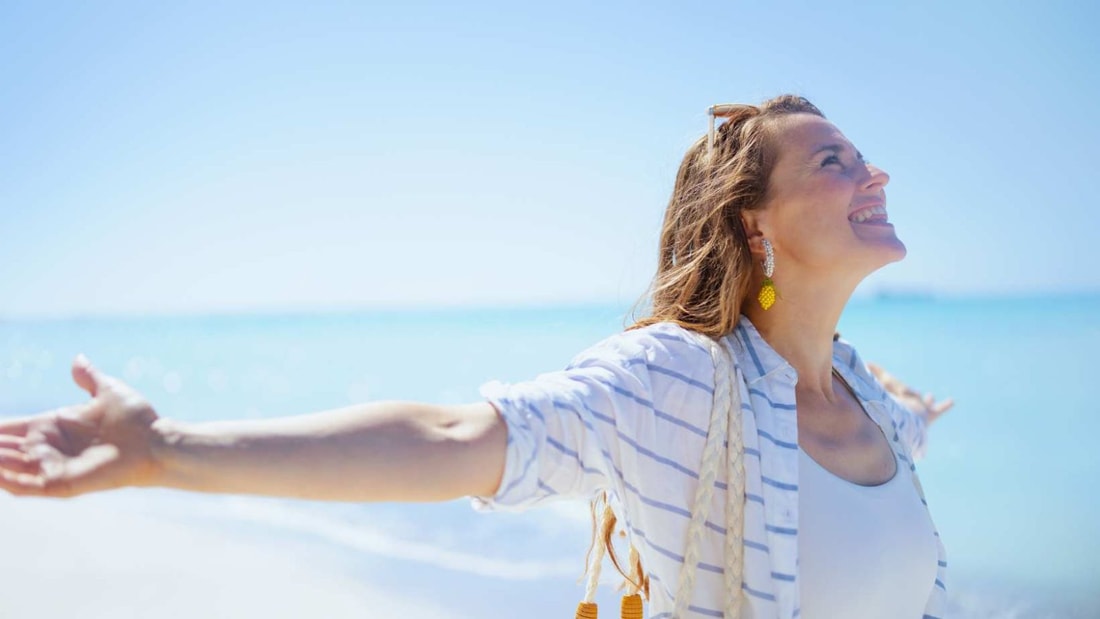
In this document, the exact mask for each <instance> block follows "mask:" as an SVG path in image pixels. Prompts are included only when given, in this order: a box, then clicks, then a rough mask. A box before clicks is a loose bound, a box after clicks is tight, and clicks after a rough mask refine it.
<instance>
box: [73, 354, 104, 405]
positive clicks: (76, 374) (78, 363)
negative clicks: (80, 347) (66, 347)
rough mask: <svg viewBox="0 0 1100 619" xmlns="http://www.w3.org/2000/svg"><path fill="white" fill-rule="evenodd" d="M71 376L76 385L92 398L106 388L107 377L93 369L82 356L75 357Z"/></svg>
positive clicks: (90, 363) (89, 362)
mask: <svg viewBox="0 0 1100 619" xmlns="http://www.w3.org/2000/svg"><path fill="white" fill-rule="evenodd" d="M72 374H73V380H74V381H75V382H76V384H77V385H79V386H80V388H81V389H83V390H84V391H87V392H88V395H90V396H92V397H93V398H94V397H96V396H97V395H99V393H100V391H102V390H103V389H106V388H107V383H108V381H107V380H106V378H107V377H106V376H105V375H104V374H103V373H101V372H100V371H99V370H98V369H96V368H95V367H93V366H92V362H91V361H89V360H88V358H87V357H85V356H84V355H83V354H80V355H77V356H76V359H74V360H73V367H72Z"/></svg>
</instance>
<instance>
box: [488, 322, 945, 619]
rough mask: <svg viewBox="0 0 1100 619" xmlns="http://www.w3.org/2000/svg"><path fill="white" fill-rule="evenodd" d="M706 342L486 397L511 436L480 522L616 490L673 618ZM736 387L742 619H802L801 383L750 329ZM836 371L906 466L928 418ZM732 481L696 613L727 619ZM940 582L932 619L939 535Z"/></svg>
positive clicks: (706, 413)
mask: <svg viewBox="0 0 1100 619" xmlns="http://www.w3.org/2000/svg"><path fill="white" fill-rule="evenodd" d="M698 337H699V336H698V335H696V334H693V333H690V332H688V331H686V330H684V329H683V328H681V327H679V326H677V325H675V324H672V323H659V324H655V325H651V326H649V327H646V328H643V329H636V330H633V331H626V332H623V333H620V334H617V335H614V336H612V337H610V338H607V339H606V340H604V341H602V342H600V343H598V344H597V345H595V346H593V347H592V348H589V349H588V350H586V351H584V352H583V353H581V354H580V355H578V356H577V357H576V358H575V359H574V360H573V362H572V363H571V364H570V365H569V367H568V368H567V369H566V370H563V371H560V372H552V373H548V374H543V375H541V376H539V377H537V378H536V379H535V380H533V381H529V382H524V383H518V384H514V385H504V384H501V383H498V382H490V383H487V384H485V385H483V386H482V388H481V393H482V395H483V396H484V397H485V398H486V399H487V400H489V401H490V402H492V403H493V404H494V406H496V408H497V409H498V410H499V411H500V412H501V415H502V416H503V417H504V419H505V421H506V422H507V424H508V434H509V440H508V448H507V456H506V463H505V470H504V477H503V479H502V481H501V485H500V489H499V490H498V492H497V494H496V495H495V496H493V497H473V498H472V501H473V505H474V508H475V509H478V510H480V511H490V510H507V511H522V510H525V509H528V508H531V507H535V506H537V505H540V504H542V503H545V502H548V501H553V500H562V499H590V498H591V497H593V496H594V495H595V494H596V493H597V492H599V491H601V490H607V491H609V494H610V495H611V497H612V507H613V508H614V509H615V511H616V514H617V516H618V517H619V518H620V520H621V521H622V522H623V523H625V526H626V527H627V530H628V531H629V534H630V536H631V541H632V543H633V544H634V546H635V547H636V548H637V549H638V552H639V554H640V555H641V558H642V564H643V565H644V566H645V568H646V570H647V572H648V573H649V576H650V583H651V587H650V593H651V597H650V602H649V608H648V616H649V617H650V618H657V617H669V616H670V612H671V610H672V608H673V592H672V591H671V589H672V587H670V585H669V583H676V582H677V578H678V575H679V571H680V566H681V564H682V562H683V547H684V541H685V538H686V532H687V526H688V522H689V520H690V512H689V511H688V510H689V506H690V505H691V504H692V502H693V500H694V496H695V487H696V484H697V483H698V479H699V473H698V471H699V464H700V459H701V454H702V450H703V444H704V442H705V440H706V430H705V428H706V427H707V426H708V421H709V417H710V412H711V404H712V399H713V393H714V366H713V363H712V361H711V357H710V353H709V352H708V351H707V350H706V349H705V348H703V347H702V346H701V345H700V344H699V343H698V340H697V338H698ZM727 337H728V338H730V340H731V341H730V344H731V345H732V346H731V348H732V349H733V350H734V351H735V353H736V359H735V362H736V363H737V364H738V365H739V366H740V367H741V370H742V373H743V374H744V377H745V383H744V384H742V385H741V397H742V401H743V405H742V415H741V421H742V430H743V435H744V444H745V456H746V457H745V458H744V462H745V474H746V479H745V529H744V531H743V534H744V540H745V542H744V545H745V554H744V557H745V569H744V584H743V587H742V589H743V590H744V593H745V595H744V599H745V602H746V607H745V608H744V609H743V612H742V617H746V618H747V617H755V618H757V619H761V618H772V617H776V618H784V619H794V618H796V617H798V616H799V612H800V611H799V596H798V451H797V446H798V426H797V420H796V416H795V391H794V386H795V382H796V380H797V375H796V374H795V372H794V369H793V368H792V367H791V366H790V365H789V364H788V363H787V362H786V361H784V360H783V359H782V357H780V356H779V355H778V354H777V353H776V352H775V351H774V350H773V349H772V348H771V347H770V346H769V345H768V344H767V343H766V342H765V341H764V340H763V338H761V337H760V334H759V333H758V332H757V331H756V328H755V327H754V326H753V325H752V323H751V322H750V321H749V320H748V319H747V318H745V317H742V319H741V321H740V323H739V324H738V326H737V328H736V329H735V330H734V332H733V333H731V334H730V335H729V336H727ZM834 367H836V369H837V371H839V372H840V373H841V375H842V376H843V377H844V379H845V380H846V381H847V382H848V384H849V385H851V386H852V388H853V390H855V392H856V395H857V397H858V398H859V400H860V402H861V403H862V404H863V407H864V409H865V410H866V411H867V413H868V415H869V416H870V417H871V418H872V419H874V421H875V422H876V423H878V425H879V426H880V427H881V428H882V429H883V433H884V434H886V435H887V436H890V437H892V440H891V445H892V447H893V448H894V450H895V452H896V454H897V455H898V456H899V458H901V459H902V460H903V461H905V462H906V463H908V464H909V467H910V473H911V477H912V480H913V483H914V485H915V487H916V489H917V492H918V494H919V496H920V498H921V502H922V503H923V504H924V506H925V508H926V509H927V505H928V504H927V502H926V501H925V497H924V492H923V489H922V488H921V486H920V481H919V480H918V478H917V474H916V467H915V466H914V464H913V462H914V461H915V460H919V459H920V458H922V457H923V455H924V452H925V449H926V434H925V433H926V426H925V423H924V421H923V420H922V419H920V418H919V417H917V416H916V415H914V414H913V413H911V412H910V411H908V410H907V409H905V408H904V407H903V406H901V405H900V404H898V403H897V402H896V401H894V400H893V398H891V397H890V396H889V395H888V394H887V393H886V392H885V391H884V390H883V389H882V387H881V386H880V385H879V384H878V382H877V381H875V380H874V378H873V377H872V376H871V375H870V374H869V372H868V371H867V370H866V368H865V366H864V364H863V362H862V361H861V360H860V359H859V357H858V355H857V354H856V352H855V350H854V349H853V348H852V347H851V346H850V345H848V343H847V342H844V341H843V340H839V341H837V342H835V343H834ZM726 488H727V485H726V478H725V474H724V471H723V472H722V473H720V474H719V477H718V479H717V480H716V481H715V492H714V493H713V497H712V501H713V504H712V506H711V512H710V513H712V514H716V516H715V517H714V518H715V519H717V520H719V521H720V522H714V521H708V522H707V523H706V529H705V531H706V533H705V534H706V535H707V536H708V537H707V539H706V540H705V543H704V544H703V547H702V551H701V555H700V559H699V563H698V564H697V569H698V572H697V576H696V588H695V593H694V597H693V599H692V604H691V606H690V612H692V613H694V614H695V615H697V616H700V617H721V616H722V614H721V611H720V610H719V609H720V608H721V605H722V600H723V596H722V586H723V581H722V571H723V568H722V565H723V563H724V561H723V557H722V548H723V543H722V538H723V536H724V535H725V534H726V528H725V523H724V517H723V516H721V514H724V513H725V492H726ZM936 539H937V542H938V544H939V560H938V566H937V575H936V580H935V582H931V583H927V587H928V590H929V593H928V595H929V597H928V602H927V604H926V607H925V609H924V614H925V615H926V616H931V617H942V616H943V612H944V605H945V598H946V587H945V585H944V584H943V583H945V582H946V569H947V561H946V557H945V553H944V547H943V543H942V541H940V538H939V536H938V534H937V537H936Z"/></svg>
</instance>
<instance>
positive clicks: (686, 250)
mask: <svg viewBox="0 0 1100 619" xmlns="http://www.w3.org/2000/svg"><path fill="white" fill-rule="evenodd" d="M722 107H723V108H724V110H723V111H722V112H721V113H720V114H721V116H722V117H723V118H725V119H726V120H725V122H723V123H722V124H721V125H719V126H718V129H717V132H716V135H715V139H714V146H713V149H711V148H709V147H708V137H707V136H703V137H701V138H699V139H698V140H696V141H695V143H694V144H692V145H691V146H690V147H689V148H688V151H687V154H685V155H684V159H683V161H682V162H681V163H680V169H679V171H677V173H676V184H675V186H674V188H673V190H672V197H671V198H670V199H669V202H668V208H667V209H665V217H664V224H663V225H662V227H661V239H660V248H659V254H658V263H657V273H656V275H654V277H653V281H652V284H651V285H650V287H649V290H648V291H647V293H646V295H645V296H643V297H642V299H641V300H639V303H638V304H636V305H635V308H634V312H632V313H635V314H636V313H637V311H638V307H639V305H641V304H642V303H644V302H646V301H648V302H649V307H648V310H647V315H645V316H644V317H641V318H635V320H634V323H633V324H632V325H630V326H629V327H627V330H631V329H638V328H641V327H645V326H648V325H652V324H655V323H658V322H674V323H676V324H678V325H680V326H681V327H683V328H685V329H690V330H692V331H695V332H698V333H701V334H704V335H707V336H709V337H712V338H719V337H722V336H723V335H726V334H727V333H729V332H731V331H733V328H734V327H735V326H736V325H737V321H738V320H739V318H740V315H741V307H742V304H743V303H744V301H745V299H746V298H747V296H748V294H749V289H750V287H751V284H752V279H753V268H754V264H753V259H752V252H751V251H750V249H749V242H748V236H747V235H746V233H745V228H744V222H743V220H742V219H741V213H742V212H744V211H752V210H756V209H760V208H763V206H764V205H765V204H766V201H767V198H768V180H769V178H770V177H771V173H772V169H773V168H774V167H775V162H776V160H777V159H778V152H777V148H776V145H775V139H774V138H775V135H776V131H777V129H776V124H777V123H776V122H775V121H776V120H777V119H781V118H783V117H784V116H789V115H792V114H813V115H815V116H820V117H822V118H824V117H825V115H824V114H822V113H821V110H819V109H817V107H816V106H815V105H814V104H812V103H810V102H809V101H808V100H807V99H805V98H804V97H800V96H797V95H789V94H788V95H780V96H778V97H775V98H773V99H769V100H767V101H764V102H763V103H762V104H760V105H758V106H757V105H734V106H722ZM591 510H592V525H593V526H592V542H591V544H590V546H589V550H588V553H589V555H591V553H592V551H593V549H595V548H596V544H597V543H600V544H602V545H603V551H604V552H606V553H607V555H609V556H610V558H611V562H612V563H613V564H614V566H615V569H616V570H618V572H619V573H620V574H622V576H623V578H625V579H626V582H625V583H624V584H623V586H624V587H627V588H629V589H630V591H631V592H640V593H642V594H644V596H645V597H646V599H649V577H648V575H646V573H645V571H644V570H643V568H642V564H641V559H640V558H639V555H638V552H637V550H636V549H635V548H634V547H633V546H632V547H631V548H630V563H631V565H630V573H629V574H627V573H626V572H625V571H624V570H623V569H622V567H621V565H620V564H619V560H618V558H617V557H616V556H615V551H614V548H613V547H612V537H613V535H614V532H615V524H616V518H615V514H614V512H612V510H611V507H610V505H608V497H607V495H606V493H601V494H600V495H599V496H598V497H597V498H596V499H594V500H593V501H592V505H591ZM601 513H602V516H601V517H600V518H599V519H597V514H601ZM585 565H586V567H587V566H588V561H587V559H586V561H585ZM586 573H587V572H586Z"/></svg>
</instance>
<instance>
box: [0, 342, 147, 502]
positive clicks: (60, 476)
mask: <svg viewBox="0 0 1100 619" xmlns="http://www.w3.org/2000/svg"><path fill="white" fill-rule="evenodd" d="M72 375H73V380H74V381H76V384H77V385H79V386H80V387H81V388H82V389H84V390H85V391H87V392H88V394H89V395H91V396H92V399H91V401H89V402H87V403H85V404H79V405H74V406H68V407H65V408H60V409H57V410H53V411H49V412H45V413H42V414H39V415H35V416H33V417H26V418H22V419H11V420H0V489H3V490H6V491H8V492H10V493H12V494H15V495H27V496H48V497H72V496H76V495H79V494H85V493H88V492H95V491H99V490H110V489H112V488H121V487H123V486H147V485H152V483H153V481H154V480H155V479H156V476H157V473H158V468H159V467H158V465H157V462H156V459H155V457H154V451H153V450H154V446H155V444H156V441H157V436H158V435H157V433H156V432H155V431H154V428H153V424H154V423H155V422H156V421H157V419H158V417H157V413H156V411H155V410H153V406H152V405H151V404H150V403H149V401H148V400H146V399H145V397H144V396H142V395H141V394H140V393H138V392H137V391H135V390H134V389H133V388H131V387H130V386H129V385H127V384H125V383H123V382H122V381H120V380H118V379H117V378H114V377H111V376H107V375H106V374H103V373H102V372H100V371H99V370H97V369H95V368H94V367H92V365H91V363H89V362H88V360H87V359H86V358H85V357H84V356H83V355H81V356H78V357H77V358H76V360H75V361H73V366H72Z"/></svg>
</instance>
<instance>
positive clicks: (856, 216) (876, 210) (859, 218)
mask: <svg viewBox="0 0 1100 619" xmlns="http://www.w3.org/2000/svg"><path fill="white" fill-rule="evenodd" d="M848 221H850V222H852V223H857V224H878V225H882V224H888V223H890V219H889V217H887V215H886V207H885V206H872V207H870V208H865V209H860V210H858V211H856V212H854V213H852V214H851V215H849V216H848Z"/></svg>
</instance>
